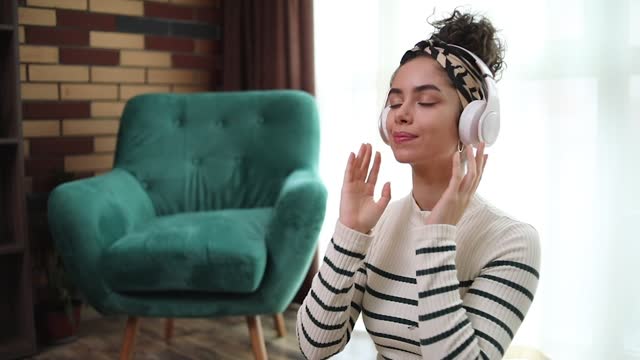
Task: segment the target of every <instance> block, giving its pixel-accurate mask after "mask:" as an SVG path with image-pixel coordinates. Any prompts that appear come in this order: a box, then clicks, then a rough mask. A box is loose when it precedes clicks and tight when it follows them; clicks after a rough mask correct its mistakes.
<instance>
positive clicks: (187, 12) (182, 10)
mask: <svg viewBox="0 0 640 360" xmlns="http://www.w3.org/2000/svg"><path fill="white" fill-rule="evenodd" d="M144 16H146V17H159V18H165V19H177V20H191V19H193V9H192V8H190V7H185V6H176V5H170V4H158V3H153V2H145V3H144Z"/></svg>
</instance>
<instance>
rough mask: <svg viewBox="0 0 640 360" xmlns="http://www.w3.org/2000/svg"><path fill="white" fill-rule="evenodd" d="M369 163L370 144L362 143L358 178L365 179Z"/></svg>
mask: <svg viewBox="0 0 640 360" xmlns="http://www.w3.org/2000/svg"><path fill="white" fill-rule="evenodd" d="M370 163H371V144H365V145H364V154H363V158H362V163H361V164H360V169H359V175H360V176H358V178H359V179H362V180H363V181H364V180H365V176H367V171H368V170H369V164H370Z"/></svg>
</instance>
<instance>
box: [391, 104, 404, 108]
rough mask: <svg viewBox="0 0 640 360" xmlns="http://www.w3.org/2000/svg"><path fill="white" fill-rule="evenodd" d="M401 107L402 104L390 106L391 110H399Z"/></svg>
mask: <svg viewBox="0 0 640 360" xmlns="http://www.w3.org/2000/svg"><path fill="white" fill-rule="evenodd" d="M400 106H402V104H392V105H389V107H390V108H392V109H397V108H399V107H400Z"/></svg>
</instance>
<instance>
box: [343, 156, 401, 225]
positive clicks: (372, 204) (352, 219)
mask: <svg viewBox="0 0 640 360" xmlns="http://www.w3.org/2000/svg"><path fill="white" fill-rule="evenodd" d="M371 152H372V149H371V144H362V145H361V146H360V151H358V155H357V156H356V155H354V154H353V153H350V154H349V160H348V161H347V168H346V169H345V172H344V182H343V184H342V194H341V198H340V218H339V220H340V222H341V223H342V224H343V225H345V226H347V227H349V228H351V229H353V230H356V231H359V232H361V233H364V234H367V233H369V231H371V229H373V227H374V226H375V225H376V223H377V222H378V220H379V219H380V217H381V216H382V213H383V212H384V209H385V208H386V207H387V205H388V204H389V201H390V200H391V184H390V183H389V182H387V183H385V184H384V186H383V187H382V195H381V197H380V199H379V200H378V201H375V200H374V199H373V191H374V190H375V187H376V181H377V180H378V171H379V170H380V153H379V152H377V151H376V154H375V157H374V159H373V166H372V167H371V170H370V171H369V164H370V162H371ZM367 172H368V173H369V176H367Z"/></svg>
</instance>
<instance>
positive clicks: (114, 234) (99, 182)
mask: <svg viewBox="0 0 640 360" xmlns="http://www.w3.org/2000/svg"><path fill="white" fill-rule="evenodd" d="M48 216H49V228H50V230H51V234H52V237H53V239H54V242H55V245H56V248H57V249H58V251H59V253H60V254H61V256H62V258H63V261H64V264H65V267H66V268H67V269H68V271H69V275H70V276H71V278H72V280H73V281H74V283H75V284H76V286H78V288H79V289H80V290H81V292H82V294H83V295H84V296H85V297H86V299H87V300H88V301H89V303H91V304H92V305H93V306H95V307H96V308H97V309H98V310H100V308H101V306H100V304H101V303H103V302H104V301H105V300H106V299H107V297H108V295H109V294H110V293H111V290H110V289H108V287H107V286H106V284H105V283H104V282H103V280H102V275H101V274H100V268H99V263H100V256H101V254H102V251H103V250H104V249H105V248H106V247H108V246H109V245H111V244H112V243H113V242H114V241H116V240H117V239H119V238H120V237H122V236H123V235H124V234H126V233H127V232H128V231H129V230H130V229H131V228H132V227H134V226H135V225H137V224H139V223H143V222H146V221H148V220H150V219H152V218H153V217H155V210H154V207H153V204H152V202H151V199H150V198H149V196H148V195H147V193H146V192H145V191H144V189H143V188H142V186H141V185H140V183H139V182H138V180H137V179H136V178H135V177H133V176H132V175H131V174H130V173H129V172H127V171H125V170H123V169H119V168H114V169H113V170H111V171H110V172H108V173H106V174H103V175H100V176H96V177H93V178H89V179H82V180H76V181H72V182H69V183H65V184H62V185H60V186H58V187H57V188H55V189H54V191H53V192H52V193H51V195H50V197H49V204H48Z"/></svg>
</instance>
